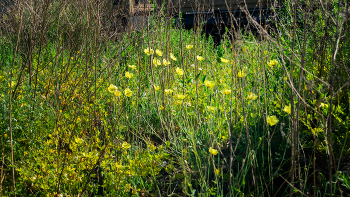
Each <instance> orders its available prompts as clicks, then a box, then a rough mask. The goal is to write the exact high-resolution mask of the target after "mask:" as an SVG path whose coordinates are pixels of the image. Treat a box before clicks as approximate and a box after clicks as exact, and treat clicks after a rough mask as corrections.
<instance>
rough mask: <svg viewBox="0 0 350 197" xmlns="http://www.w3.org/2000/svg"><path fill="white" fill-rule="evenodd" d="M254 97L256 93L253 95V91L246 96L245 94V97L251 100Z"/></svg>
mask: <svg viewBox="0 0 350 197" xmlns="http://www.w3.org/2000/svg"><path fill="white" fill-rule="evenodd" d="M256 98H258V96H257V95H255V94H254V93H252V92H251V93H249V94H248V96H247V99H250V100H252V101H254V100H255V99H256Z"/></svg>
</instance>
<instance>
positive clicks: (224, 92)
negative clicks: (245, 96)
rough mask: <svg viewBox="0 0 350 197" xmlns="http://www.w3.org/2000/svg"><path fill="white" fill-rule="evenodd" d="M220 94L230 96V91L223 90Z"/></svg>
mask: <svg viewBox="0 0 350 197" xmlns="http://www.w3.org/2000/svg"><path fill="white" fill-rule="evenodd" d="M222 94H224V95H229V94H231V90H228V89H223V90H222Z"/></svg>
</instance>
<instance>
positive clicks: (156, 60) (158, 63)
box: [153, 58, 162, 66]
mask: <svg viewBox="0 0 350 197" xmlns="http://www.w3.org/2000/svg"><path fill="white" fill-rule="evenodd" d="M153 64H154V65H155V66H160V65H162V63H161V62H160V60H159V59H157V58H154V59H153Z"/></svg>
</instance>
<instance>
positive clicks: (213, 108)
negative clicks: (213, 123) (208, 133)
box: [207, 106, 216, 112]
mask: <svg viewBox="0 0 350 197" xmlns="http://www.w3.org/2000/svg"><path fill="white" fill-rule="evenodd" d="M207 109H208V111H211V112H214V111H215V110H216V107H213V106H207Z"/></svg>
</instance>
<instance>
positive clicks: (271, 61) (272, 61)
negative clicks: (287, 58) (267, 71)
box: [267, 60, 278, 68]
mask: <svg viewBox="0 0 350 197" xmlns="http://www.w3.org/2000/svg"><path fill="white" fill-rule="evenodd" d="M267 64H268V65H269V66H270V67H271V68H274V67H275V66H276V65H277V64H278V61H277V60H270V62H268V63H267Z"/></svg>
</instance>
